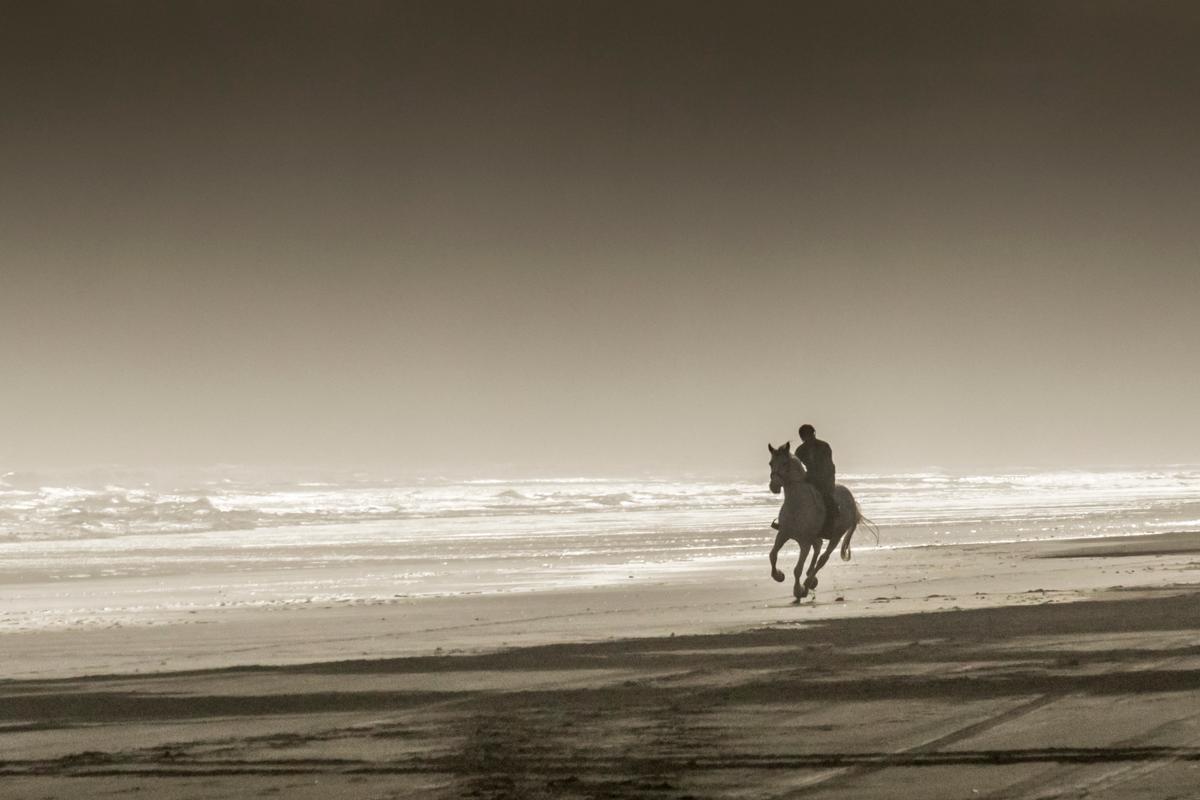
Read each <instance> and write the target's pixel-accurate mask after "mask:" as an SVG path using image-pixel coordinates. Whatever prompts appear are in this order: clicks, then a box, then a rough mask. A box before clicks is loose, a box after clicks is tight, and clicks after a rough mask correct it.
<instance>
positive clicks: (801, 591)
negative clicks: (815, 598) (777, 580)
mask: <svg viewBox="0 0 1200 800" xmlns="http://www.w3.org/2000/svg"><path fill="white" fill-rule="evenodd" d="M792 594H794V595H796V599H797V600H802V599H803V598H805V597H808V589H806V588H805V587H803V586H801V587H800V589H799V591H795V592H792Z"/></svg>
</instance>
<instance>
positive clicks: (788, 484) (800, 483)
mask: <svg viewBox="0 0 1200 800" xmlns="http://www.w3.org/2000/svg"><path fill="white" fill-rule="evenodd" d="M790 459H791V461H790V463H789V464H788V475H787V480H785V481H784V482H783V495H784V497H783V501H784V502H785V503H786V502H787V500H788V490H789V489H790V490H791V491H792V494H791V498H792V500H795V499H797V498H798V497H805V496H807V495H810V494H811V492H810V491H809V485H808V474H807V473H806V472H805V471H804V465H803V464H802V463H800V459H798V458H796V456H795V454H791V455H790Z"/></svg>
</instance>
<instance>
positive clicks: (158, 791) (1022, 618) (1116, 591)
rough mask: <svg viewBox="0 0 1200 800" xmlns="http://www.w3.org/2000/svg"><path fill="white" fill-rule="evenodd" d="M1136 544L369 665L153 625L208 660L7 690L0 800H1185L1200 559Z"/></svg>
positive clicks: (480, 637)
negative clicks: (117, 798) (190, 638)
mask: <svg viewBox="0 0 1200 800" xmlns="http://www.w3.org/2000/svg"><path fill="white" fill-rule="evenodd" d="M1129 538H1136V539H1138V540H1139V541H1137V542H1129V541H1127V539H1129ZM1144 540H1145V537H1140V536H1139V537H1126V540H1125V541H1120V540H1116V539H1114V538H1111V537H1110V538H1108V539H1095V540H1093V541H1092V542H1091V543H1090V544H1089V545H1088V546H1085V547H1082V548H1081V547H1080V546H1078V544H1077V543H1073V544H1070V545H1067V546H1064V543H1063V542H1061V541H1056V542H1054V543H1052V544H1044V543H1038V544H1034V545H1026V546H1023V547H1012V546H1004V547H994V546H970V547H965V548H961V547H960V548H959V549H958V550H957V551H953V552H952V551H951V550H950V549H949V548H946V549H943V548H930V549H928V550H925V551H923V552H919V551H911V552H910V556H912V557H911V558H908V559H907V560H905V559H897V558H896V556H895V551H891V552H890V553H888V555H889V556H890V557H891V558H892V560H891V561H884V562H882V563H879V562H876V563H872V559H869V558H865V557H864V559H863V561H862V562H861V563H860V567H861V568H860V570H859V571H858V572H857V573H852V572H851V570H850V569H848V568H847V565H845V564H841V563H840V562H839V563H837V564H834V565H833V566H832V567H831V568H830V571H829V573H828V575H829V577H828V578H827V580H829V582H830V583H831V584H835V585H836V586H837V591H840V592H842V594H841V595H838V596H841V597H843V600H842V601H836V600H834V599H833V597H832V596H829V598H828V600H827V601H821V602H818V603H817V604H816V605H802V606H789V605H787V602H786V601H787V586H786V585H785V586H780V585H778V584H774V583H771V582H770V581H769V579H767V578H766V575H765V572H766V569H765V566H766V559H765V557H764V559H763V562H764V563H763V565H762V566H763V569H762V572H763V573H764V574H763V576H762V578H763V579H765V583H766V584H769V586H770V589H769V590H767V592H766V593H764V592H763V591H762V589H763V586H762V585H761V582H760V581H754V582H749V581H746V582H747V583H753V584H754V585H752V586H750V587H749V588H748V589H743V590H735V589H731V588H730V586H729V585H728V584H729V583H731V581H728V580H727V581H725V582H722V581H720V580H718V578H719V577H720V576H719V575H711V576H708V577H709V579H710V580H711V583H712V585H711V586H710V585H707V584H705V583H703V582H701V583H700V584H698V585H692V586H690V587H681V586H676V585H671V586H661V587H642V588H641V589H640V590H639V591H636V592H635V591H630V590H625V591H623V592H622V591H620V590H614V591H610V592H607V593H605V594H606V595H607V597H606V598H605V607H604V608H600V607H599V605H600V603H599V602H598V600H597V598H596V597H595V596H594V595H595V594H596V593H590V594H591V595H592V596H590V597H587V598H579V597H576V598H574V599H572V600H571V602H569V603H567V604H566V605H567V607H564V608H561V609H556V610H555V613H552V614H544V615H542V616H541V617H540V618H535V617H532V616H529V615H525V616H521V615H517V616H515V617H514V618H513V619H511V620H510V621H509V622H507V623H504V622H501V621H500V620H499V616H498V615H493V618H489V619H480V620H475V619H470V618H461V617H460V618H457V619H445V618H443V619H442V623H443V624H442V626H441V627H433V628H429V629H427V630H425V634H424V636H425V638H424V639H422V638H421V636H419V635H418V634H417V632H415V631H410V632H409V634H408V637H409V638H414V639H416V640H417V641H415V642H409V643H408V645H415V646H416V647H415V650H414V648H413V647H410V646H397V645H398V642H397V640H395V639H393V640H386V639H383V638H376V639H370V638H369V636H367V634H368V633H369V632H370V630H372V626H371V625H366V624H364V622H363V620H361V619H360V620H359V621H358V622H357V623H356V622H353V620H352V619H351V616H353V614H357V615H359V616H360V617H362V616H365V615H367V614H371V613H372V611H371V610H369V609H363V608H356V609H349V610H348V611H349V612H353V614H351V615H350V616H347V614H346V613H341V612H345V611H347V610H340V611H339V610H337V609H334V610H332V611H333V613H328V614H317V615H316V616H315V617H313V618H312V619H311V620H309V621H308V622H306V623H304V624H300V625H297V626H296V630H294V631H293V632H292V633H293V634H294V635H295V636H303V635H307V636H309V637H312V636H316V634H317V633H319V632H320V631H324V634H323V635H324V636H325V638H320V636H317V638H309V639H307V640H305V641H301V640H300V639H290V640H289V641H290V645H287V646H281V644H280V642H279V641H276V642H274V643H271V642H260V647H261V649H245V647H246V645H247V641H246V640H245V638H244V637H245V636H246V635H248V634H249V633H250V632H252V631H253V630H257V633H258V635H259V636H260V638H263V639H269V638H270V637H272V636H274V637H276V638H277V639H283V638H287V637H283V636H282V631H281V628H286V627H287V626H280V625H278V623H277V622H273V621H272V619H271V618H272V617H273V616H274V617H278V615H271V614H255V615H250V616H251V617H253V618H254V619H253V620H249V619H247V620H244V622H245V624H246V625H247V626H248V627H247V629H246V630H244V631H241V633H240V634H239V632H238V630H235V628H237V626H236V625H233V624H232V623H226V624H224V625H218V624H213V625H206V626H194V627H192V626H177V627H176V628H175V629H174V630H173V631H172V629H169V628H168V629H143V630H150V631H154V632H156V635H157V634H158V632H161V633H165V634H180V633H181V629H185V628H188V627H191V630H192V631H198V630H203V631H206V632H208V633H207V634H206V637H207V638H203V639H202V640H201V641H199V642H193V643H192V646H199V645H202V646H207V647H216V648H217V650H216V651H215V655H212V654H210V656H209V657H208V658H207V660H206V659H205V658H203V657H195V658H191V660H190V663H188V665H187V667H186V668H182V669H179V668H177V669H174V670H170V669H162V665H150V664H148V663H147V662H146V660H145V658H144V654H143V657H139V656H137V655H136V653H130V654H127V656H128V660H127V661H125V662H114V663H115V665H116V666H118V667H120V666H121V665H122V664H124V665H125V667H126V668H118V669H114V670H109V671H108V672H107V674H103V675H101V674H92V675H90V676H85V677H79V676H78V675H76V676H71V675H69V674H65V672H64V669H65V668H69V667H70V664H69V663H67V662H70V660H71V652H70V651H68V650H65V649H63V648H64V647H65V646H66V644H67V643H68V642H67V641H66V639H68V638H69V637H72V636H73V637H75V638H74V640H73V642H74V645H75V649H74V651H73V652H74V656H75V659H76V661H75V666H76V667H79V666H82V665H84V664H91V665H92V666H96V659H95V658H94V654H92V655H88V652H90V651H88V648H90V647H91V646H92V645H93V644H94V642H93V641H92V640H89V639H88V637H87V636H85V634H87V633H89V632H87V631H74V632H64V633H62V634H61V635H62V637H64V641H62V642H59V644H58V645H56V647H57V649H58V656H59V658H60V660H61V661H60V663H59V664H58V665H57V667H56V668H54V669H51V668H50V664H49V662H46V663H43V664H42V668H41V669H40V670H38V669H35V670H34V673H35V674H34V675H29V676H27V677H25V678H23V679H12V678H10V679H8V680H4V681H0V734H2V735H3V737H4V739H3V741H4V744H5V749H4V756H3V760H0V775H3V776H4V780H3V782H0V797H5V798H7V797H13V798H16V797H39V798H60V797H61V798H66V797H74V796H81V795H86V796H98V795H101V794H107V793H126V792H135V791H137V792H140V791H149V792H151V793H152V794H153V796H155V797H163V798H167V799H168V800H173V798H180V800H182V798H211V799H212V800H225V799H226V798H240V797H246V796H255V795H263V796H268V795H271V794H274V793H277V792H278V793H283V794H286V795H287V796H288V797H295V798H301V800H304V799H305V798H313V800H318V799H319V800H327V798H328V797H329V796H331V795H333V796H362V797H380V798H383V797H429V798H438V799H440V798H447V799H448V798H451V797H463V796H467V797H477V798H496V799H497V800H498V799H499V798H509V797H522V798H526V797H528V798H551V797H554V798H557V797H565V798H566V797H569V798H583V797H610V798H643V797H662V798H671V800H679V798H683V797H692V798H734V797H745V796H747V792H748V787H754V791H753V792H751V794H753V796H755V797H773V798H785V797H800V796H803V797H815V798H849V797H855V798H859V800H875V799H876V798H879V799H880V800H882V798H892V797H897V796H912V797H918V796H919V797H922V798H928V800H941V799H942V798H945V799H946V800H950V799H951V798H962V797H971V798H976V797H980V798H992V800H999V798H1036V797H1051V796H1062V795H1061V792H1065V791H1068V790H1069V791H1070V792H1074V793H1075V794H1069V795H1067V796H1076V794H1077V793H1078V792H1081V791H1086V792H1088V796H1089V797H1090V798H1098V799H1099V800H1117V798H1120V799H1121V800H1125V799H1126V798H1134V797H1138V798H1141V797H1145V798H1167V797H1179V798H1183V797H1190V796H1191V795H1189V794H1187V792H1192V791H1194V790H1193V787H1194V785H1195V781H1196V778H1197V775H1198V773H1200V707H1197V706H1196V704H1195V697H1196V692H1197V691H1200V645H1197V641H1198V640H1200V533H1174V534H1165V535H1163V537H1162V538H1160V539H1157V540H1156V541H1155V542H1154V544H1156V545H1158V550H1157V551H1155V552H1148V551H1147V550H1146V548H1144V547H1142V545H1144V544H1145V541H1144ZM1122 548H1124V549H1123V550H1122ZM934 550H937V551H942V552H941V555H942V556H947V557H946V558H934V559H933V560H930V555H931V553H932V551H934ZM1071 550H1074V551H1075V552H1073V553H1071V552H1070V551H1071ZM1088 550H1092V551H1094V552H1091V553H1089V552H1087V551H1088ZM1081 551H1082V552H1081ZM1166 551H1169V552H1166ZM868 552H870V551H868ZM879 552H880V553H883V551H879ZM1056 552H1057V553H1058V554H1057V555H1056ZM1063 553H1068V554H1067V555H1064V554H1063ZM864 556H865V553H864ZM1117 556H1120V557H1117ZM902 561H903V562H904V563H900V562H902ZM854 563H855V562H851V564H854ZM839 567H840V568H841V571H840V572H839V571H838V569H839ZM952 568H953V570H957V571H956V572H955V574H943V575H937V576H930V575H928V574H926V575H924V576H921V573H923V572H925V573H928V572H930V571H946V572H947V573H949V572H951V571H953V570H952ZM823 575H825V573H823ZM834 576H837V577H834ZM905 576H907V577H908V578H912V580H910V581H909V582H907V583H905V582H903V581H901V582H899V583H882V582H881V580H883V579H899V578H903V577H905ZM918 576H921V577H923V578H924V579H923V580H918V579H916V578H917V577H918ZM988 576H991V577H988ZM726 577H728V576H726ZM1067 578H1070V579H1071V580H1070V581H1069V585H1068V583H1067V582H1066V579H1067ZM1050 580H1058V581H1060V583H1061V584H1062V585H1058V586H1055V585H1053V584H1051V585H1050V586H1049V588H1047V586H1044V585H1043V586H1038V585H1037V584H1039V583H1048V582H1049V581H1050ZM739 582H740V581H732V583H739ZM824 582H825V580H823V584H824ZM951 586H957V587H958V589H956V590H955V591H957V592H958V594H951V593H950V591H949V587H951ZM714 587H716V588H714ZM892 587H895V588H892ZM714 592H715V596H714ZM688 598H691V600H692V601H693V604H691V605H689V603H688V602H687V600H688ZM581 600H582V601H586V602H590V603H592V604H593V606H595V607H592V608H591V610H590V612H589V614H587V615H574V614H573V613H572V610H573V608H574V603H577V602H579V601H581ZM467 605H468V606H469V605H471V604H467ZM465 608H466V606H462V607H460V608H459V610H460V611H462V610H464V609H465ZM472 608H477V606H472ZM509 610H510V611H512V609H509ZM443 611H444V609H443ZM706 614H707V615H708V616H707V617H706V616H705V615H706ZM689 619H690V620H691V623H690V625H688V624H685V623H686V622H687V620H689ZM589 620H590V621H591V622H593V623H594V622H596V621H597V620H599V621H602V622H603V623H604V625H603V626H599V625H589V624H587V622H588V621H589ZM639 620H640V623H639V624H634V623H636V622H638V621H639ZM566 622H571V623H573V624H564V623H566ZM271 624H275V628H274V629H271V628H269V627H264V626H269V625H271ZM231 626H232V627H231ZM506 626H507V627H506ZM497 628H499V629H500V630H497ZM454 631H458V633H457V634H455V633H453V632H454ZM467 632H473V633H472V634H470V635H467ZM92 633H95V632H92ZM126 633H128V631H126ZM182 633H183V636H184V639H186V638H187V635H188V634H189V633H190V632H189V631H187V630H183V631H182ZM334 633H336V634H337V636H338V637H341V638H340V640H339V639H337V637H334V636H333V634H334ZM618 633H619V634H620V637H619V638H617V637H616V636H615V634H618ZM25 636H27V637H28V639H29V640H31V641H32V640H35V639H39V638H44V635H43V634H33V635H25ZM472 636H474V642H475V645H476V647H475V648H474V651H473V652H460V653H456V652H452V650H453V649H454V648H453V647H452V646H450V643H451V640H455V639H457V640H461V641H460V644H461V643H464V642H468V641H469V640H471V638H472ZM364 637H366V638H364ZM499 637H505V638H504V639H503V641H505V642H507V644H506V645H504V646H497V645H498V644H499V641H500V640H499ZM17 638H18V637H14V636H9V637H6V642H7V643H12V642H14V641H15V640H16V639H17ZM335 641H341V642H342V644H341V645H339V647H341V652H338V653H330V652H329V651H328V648H329V647H330V646H331V645H332V644H333V643H334V642H335ZM434 641H440V642H442V644H440V645H437V646H436V647H430V646H429V645H431V644H432V643H433V642H434ZM171 642H174V645H175V646H182V644H183V642H182V641H181V640H180V638H179V636H177V635H172V636H169V637H167V638H164V639H160V640H159V644H164V645H165V644H170V643H171ZM366 642H374V643H375V644H377V645H378V647H376V648H375V649H374V650H372V651H367V652H364V651H363V645H364V643H366ZM124 644H125V645H126V646H128V647H131V648H134V649H136V647H135V645H136V646H142V647H145V646H147V645H148V644H150V642H148V641H140V642H139V641H137V640H136V637H135V639H134V640H127V641H125V642H124ZM285 644H286V643H285ZM351 644H353V647H354V648H355V650H354V652H349V648H350V646H351ZM222 647H223V648H224V649H220V648H222ZM438 647H440V648H441V650H440V651H439V650H438V649H437V648H438ZM422 648H423V649H422ZM55 649H56V648H55V647H51V648H48V650H47V651H46V653H44V654H43V655H44V656H46V657H47V658H48V657H49V654H50V651H52V650H55ZM322 651H324V653H325V655H326V656H335V657H329V658H326V657H321V658H317V659H311V658H310V659H309V660H307V661H305V660H304V656H305V655H306V654H307V655H310V656H311V655H312V654H313V653H314V652H317V653H321V652H322ZM389 651H394V652H389ZM418 651H419V652H418ZM18 657H20V654H19V653H18ZM24 657H25V658H26V659H27V664H28V665H30V666H33V663H34V662H33V661H29V660H28V659H29V658H30V657H31V653H29V652H26V653H25V654H24ZM35 660H36V659H35ZM173 663H174V662H173ZM153 666H158V667H159V671H154V672H152V674H146V673H145V671H146V670H150V669H151V668H152V667H153ZM178 666H182V664H178ZM137 670H143V672H141V673H139V672H137Z"/></svg>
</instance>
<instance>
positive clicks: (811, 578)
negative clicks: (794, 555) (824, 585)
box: [804, 541, 821, 589]
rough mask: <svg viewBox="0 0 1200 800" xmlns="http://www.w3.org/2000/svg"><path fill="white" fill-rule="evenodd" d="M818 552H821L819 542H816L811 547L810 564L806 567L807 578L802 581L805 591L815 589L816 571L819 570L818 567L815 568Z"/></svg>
mask: <svg viewBox="0 0 1200 800" xmlns="http://www.w3.org/2000/svg"><path fill="white" fill-rule="evenodd" d="M820 552H821V542H820V541H818V542H817V543H816V544H815V545H813V557H812V562H811V563H810V564H809V565H808V577H807V578H805V579H804V588H805V589H816V588H817V570H818V569H820V567H818V566H817V555H818V554H819V553H820Z"/></svg>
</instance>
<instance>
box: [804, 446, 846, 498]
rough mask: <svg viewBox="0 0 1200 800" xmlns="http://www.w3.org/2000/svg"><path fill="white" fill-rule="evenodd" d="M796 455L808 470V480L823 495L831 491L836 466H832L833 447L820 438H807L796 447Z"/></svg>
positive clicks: (835, 474)
mask: <svg viewBox="0 0 1200 800" xmlns="http://www.w3.org/2000/svg"><path fill="white" fill-rule="evenodd" d="M796 457H797V458H799V459H800V461H801V462H802V463H803V464H804V469H805V470H806V471H807V472H808V482H809V483H811V484H812V485H813V486H815V487H817V490H818V491H820V492H821V494H823V495H830V494H832V493H833V484H834V482H835V480H836V478H837V468H836V467H834V466H833V448H831V447H830V446H829V445H828V444H827V443H826V442H823V441H821V440H820V439H809V440H808V441H807V442H804V443H802V444H801V445H800V446H799V447H797V448H796Z"/></svg>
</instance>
